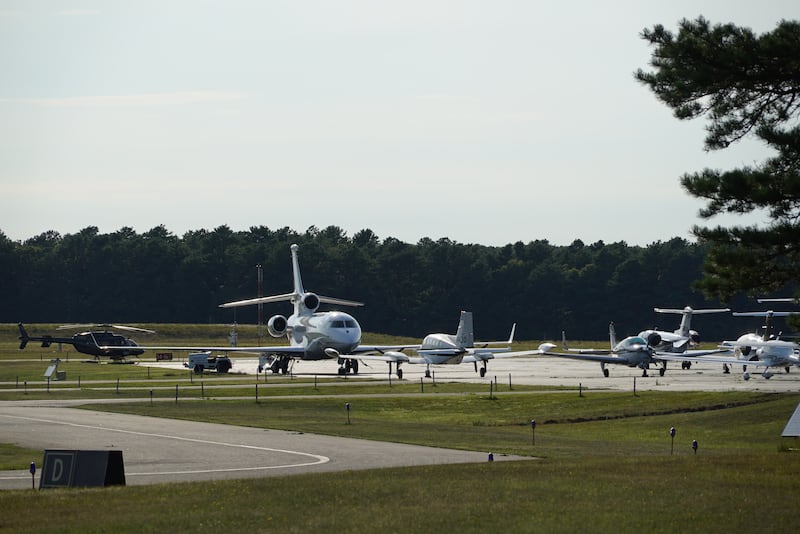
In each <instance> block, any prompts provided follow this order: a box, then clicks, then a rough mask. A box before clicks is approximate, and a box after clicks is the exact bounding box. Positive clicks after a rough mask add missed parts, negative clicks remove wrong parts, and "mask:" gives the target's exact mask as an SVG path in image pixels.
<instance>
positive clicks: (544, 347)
mask: <svg viewBox="0 0 800 534" xmlns="http://www.w3.org/2000/svg"><path fill="white" fill-rule="evenodd" d="M554 347H555V346H554V345H553V344H552V343H543V344H541V345H539V350H537V351H534V354H543V355H545V356H557V357H559V358H571V359H573V360H584V361H589V362H600V363H621V364H624V365H627V362H628V360H626V359H625V358H620V357H619V356H615V355H613V354H611V352H610V351H600V350H598V351H593V349H575V350H572V351H570V352H553V351H552V349H553V348H554Z"/></svg>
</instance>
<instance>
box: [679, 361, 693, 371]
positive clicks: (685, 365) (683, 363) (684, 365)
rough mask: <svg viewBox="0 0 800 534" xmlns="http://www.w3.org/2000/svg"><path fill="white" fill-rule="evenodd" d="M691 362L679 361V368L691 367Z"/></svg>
mask: <svg viewBox="0 0 800 534" xmlns="http://www.w3.org/2000/svg"><path fill="white" fill-rule="evenodd" d="M691 368H692V362H681V369H691Z"/></svg>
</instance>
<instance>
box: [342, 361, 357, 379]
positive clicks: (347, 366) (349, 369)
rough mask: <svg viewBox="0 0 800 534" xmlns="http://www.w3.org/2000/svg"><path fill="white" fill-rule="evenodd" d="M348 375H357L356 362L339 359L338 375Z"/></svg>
mask: <svg viewBox="0 0 800 534" xmlns="http://www.w3.org/2000/svg"><path fill="white" fill-rule="evenodd" d="M350 373H353V374H354V375H357V374H358V360H354V359H352V358H340V359H339V374H340V375H342V376H344V375H346V374H350Z"/></svg>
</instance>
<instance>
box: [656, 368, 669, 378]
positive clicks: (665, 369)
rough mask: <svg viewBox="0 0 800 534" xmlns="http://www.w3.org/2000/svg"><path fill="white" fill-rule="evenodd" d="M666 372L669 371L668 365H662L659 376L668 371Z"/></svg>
mask: <svg viewBox="0 0 800 534" xmlns="http://www.w3.org/2000/svg"><path fill="white" fill-rule="evenodd" d="M666 372H667V368H666V367H662V368H661V369H659V370H658V376H664V373H666Z"/></svg>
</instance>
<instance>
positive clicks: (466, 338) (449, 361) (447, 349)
mask: <svg viewBox="0 0 800 534" xmlns="http://www.w3.org/2000/svg"><path fill="white" fill-rule="evenodd" d="M516 327H517V325H516V323H515V324H514V325H512V326H511V334H510V335H509V337H508V340H506V341H479V342H476V341H475V334H474V329H473V323H472V312H469V311H462V312H461V317H460V319H459V321H458V330H457V331H456V333H455V334H442V333H436V334H428V335H427V336H425V338H424V339H423V340H422V344H421V345H417V346H409V347H406V348H408V349H413V350H414V351H415V352H416V353H417V354H418V356H409V355H407V354H405V353H403V352H402V351H398V350H390V351H379V352H380V354H362V355H354V356H353V357H354V358H357V359H360V360H365V361H382V362H387V363H388V364H389V373H391V372H392V364H395V365H396V366H397V377H398V378H400V379H402V378H403V370H402V369H401V368H400V366H401V365H402V364H404V363H408V364H422V365H425V366H426V368H425V377H426V378H430V377H431V365H454V364H456V365H457V364H460V363H472V364H474V365H475V372H478V373H480V375H481V377H484V376H486V367H487V364H488V362H489V360H493V359H495V358H512V357H514V356H525V355H529V354H538V351H535V350H527V351H517V352H510V350H511V348H510V347H500V348H489V346H490V345H510V344H511V343H513V341H514V332H515V331H516ZM476 345H477V346H476ZM479 363H480V364H481V367H480V368H478V364H479Z"/></svg>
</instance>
